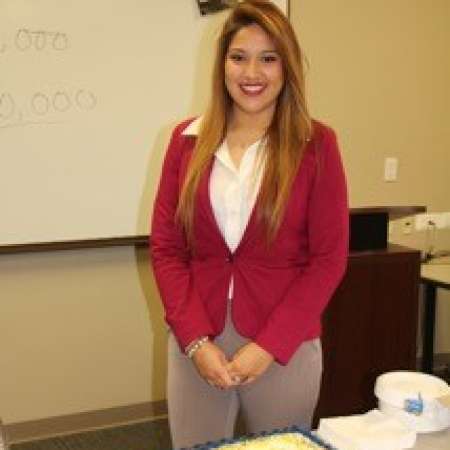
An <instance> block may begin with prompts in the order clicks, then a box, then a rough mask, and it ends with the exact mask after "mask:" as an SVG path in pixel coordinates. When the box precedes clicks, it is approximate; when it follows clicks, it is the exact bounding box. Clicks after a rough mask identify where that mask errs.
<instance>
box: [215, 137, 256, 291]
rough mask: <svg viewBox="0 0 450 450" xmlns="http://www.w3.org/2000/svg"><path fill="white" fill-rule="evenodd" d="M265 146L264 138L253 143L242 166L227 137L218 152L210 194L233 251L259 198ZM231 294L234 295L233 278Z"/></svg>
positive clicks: (217, 219)
mask: <svg viewBox="0 0 450 450" xmlns="http://www.w3.org/2000/svg"><path fill="white" fill-rule="evenodd" d="M263 148H264V142H263V141H262V140H259V141H257V142H255V143H253V144H252V145H250V146H249V147H248V148H247V150H246V151H245V153H244V155H243V157H242V160H241V163H240V165H239V167H236V165H235V164H234V162H233V161H232V160H231V157H230V153H229V150H228V145H227V142H226V140H225V141H224V142H223V143H222V145H221V146H220V147H219V148H218V150H217V151H216V154H215V160H214V164H213V167H212V172H211V177H210V182H209V195H210V199H211V205H212V209H213V212H214V217H215V219H216V222H217V225H218V227H219V229H220V231H221V232H222V235H223V237H224V240H225V242H226V243H227V245H228V248H229V249H230V251H231V252H234V251H235V250H236V248H237V247H238V245H239V242H240V241H241V239H242V236H243V234H244V232H245V228H246V227H247V223H248V221H249V219H250V216H251V213H252V210H253V207H254V205H255V202H256V197H257V195H258V191H259V188H260V185H261V178H262V174H263V166H264V161H263V159H262V158H261V151H262V150H263ZM228 294H229V298H230V299H231V298H232V297H233V279H231V281H230V288H229V292H228Z"/></svg>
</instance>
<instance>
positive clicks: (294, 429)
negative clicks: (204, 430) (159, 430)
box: [179, 425, 335, 450]
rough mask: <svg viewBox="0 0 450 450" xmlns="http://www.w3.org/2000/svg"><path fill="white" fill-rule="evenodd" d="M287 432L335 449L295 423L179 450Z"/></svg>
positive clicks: (207, 449) (209, 448)
mask: <svg viewBox="0 0 450 450" xmlns="http://www.w3.org/2000/svg"><path fill="white" fill-rule="evenodd" d="M285 433H298V434H301V435H303V436H305V437H307V438H308V439H310V440H311V441H313V442H315V443H316V444H317V445H320V446H322V447H324V448H326V449H328V450H335V449H334V447H332V446H330V445H329V444H327V443H326V442H324V441H322V439H320V438H319V437H317V436H315V435H313V434H312V433H311V432H310V431H307V430H306V429H304V428H301V427H299V426H297V425H293V426H290V427H286V428H276V429H275V430H272V431H261V432H260V433H251V434H248V435H245V436H242V437H239V438H236V439H221V440H219V441H214V442H205V443H204V444H197V445H195V446H194V447H191V449H186V448H181V449H179V450H213V449H215V448H218V447H221V446H222V445H228V444H235V443H238V442H243V441H247V440H248V439H256V438H259V437H267V436H275V435H277V434H285Z"/></svg>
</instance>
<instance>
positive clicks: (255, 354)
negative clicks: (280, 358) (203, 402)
mask: <svg viewBox="0 0 450 450" xmlns="http://www.w3.org/2000/svg"><path fill="white" fill-rule="evenodd" d="M192 359H193V362H194V364H195V367H196V369H197V371H198V373H199V374H200V376H202V377H203V378H204V379H205V380H206V381H207V382H208V383H209V384H210V385H212V386H216V387H218V388H221V389H229V388H231V387H233V386H236V385H238V384H248V383H251V382H253V381H255V380H256V379H257V378H258V377H259V376H261V375H262V374H263V373H264V372H265V371H266V370H267V369H268V368H269V366H270V365H271V364H272V362H273V361H274V357H273V356H272V355H271V354H270V353H269V352H267V351H266V350H264V349H263V348H262V347H260V346H259V345H258V344H256V343H254V342H249V343H248V344H246V345H244V346H243V347H241V348H240V349H239V350H238V351H237V352H236V353H235V354H234V356H233V358H232V359H231V361H229V360H227V357H226V356H225V353H224V352H223V351H222V349H221V348H220V347H219V346H217V345H216V344H214V343H213V342H206V343H205V344H204V345H202V347H201V348H200V349H198V350H197V351H196V352H195V354H194V356H193V358H192Z"/></svg>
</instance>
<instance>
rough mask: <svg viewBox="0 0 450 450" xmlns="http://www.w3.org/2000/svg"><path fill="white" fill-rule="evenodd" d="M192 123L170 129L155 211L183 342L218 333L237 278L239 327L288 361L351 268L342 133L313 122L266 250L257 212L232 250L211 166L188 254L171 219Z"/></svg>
mask: <svg viewBox="0 0 450 450" xmlns="http://www.w3.org/2000/svg"><path fill="white" fill-rule="evenodd" d="M189 123H190V121H186V122H183V123H181V124H180V125H178V126H177V127H176V128H175V130H174V132H173V134H172V138H171V141H170V144H169V147H168V149H167V153H166V157H165V161H164V165H163V169H162V174H161V180H160V184H159V190H158V193H157V196H156V200H155V204H154V212H153V221H152V230H151V245H150V248H151V257H152V262H153V269H154V274H155V278H156V282H157V284H158V287H159V290H160V294H161V297H162V301H163V303H164V307H165V315H166V321H167V323H168V324H169V326H170V327H171V329H172V331H173V332H174V334H175V336H176V337H177V340H178V342H179V344H180V346H181V347H182V348H185V347H186V346H187V345H188V344H189V343H190V342H192V341H193V340H194V339H195V338H197V337H199V336H203V335H209V336H211V337H214V336H217V335H218V334H220V333H221V331H222V330H223V327H224V323H225V317H226V311H227V301H228V300H227V294H228V287H229V283H230V278H231V276H233V277H234V297H233V301H232V318H233V323H234V325H235V327H236V329H237V331H238V332H239V333H240V334H241V335H242V336H246V337H248V338H250V339H252V340H253V341H255V342H256V343H257V344H259V345H260V346H261V347H263V348H264V349H266V350H267V351H269V352H270V353H271V354H272V355H273V356H274V357H275V358H276V360H277V361H278V362H279V363H281V364H286V363H287V362H288V361H289V359H290V357H291V356H292V355H293V353H294V352H295V351H296V349H297V348H298V347H299V346H300V344H301V343H302V342H304V341H306V340H309V339H313V338H315V337H317V336H319V335H320V331H321V326H320V317H321V314H322V312H323V310H324V308H325V306H326V305H327V303H328V301H329V300H330V298H331V296H332V295H333V292H334V290H335V289H336V287H337V285H338V283H339V282H340V280H341V278H342V276H343V274H344V272H345V268H346V263H347V253H348V219H349V214H348V206H347V190H346V182H345V176H344V171H343V167H342V162H341V158H340V155H339V151H338V147H337V143H336V137H335V134H334V132H333V131H332V130H331V129H330V128H328V127H326V126H325V125H323V124H320V123H319V122H314V133H313V138H312V139H311V141H310V142H309V143H308V146H307V148H306V150H305V154H304V157H303V160H302V163H301V165H300V168H299V171H298V174H297V175H296V178H295V180H294V183H293V186H292V191H291V194H290V197H289V199H288V203H287V207H286V211H285V215H284V218H283V220H282V223H281V226H280V229H279V231H278V234H277V236H276V237H275V240H274V242H273V243H272V244H271V245H270V246H269V247H268V246H267V245H265V243H264V235H263V230H262V228H261V227H260V226H259V225H258V222H257V220H256V214H255V210H253V212H252V215H251V217H250V220H249V223H248V225H247V228H246V230H245V233H244V236H243V237H242V240H241V242H240V244H239V246H238V248H237V249H236V251H235V252H234V253H231V252H230V250H229V249H228V247H227V245H226V243H225V241H224V239H223V236H222V234H221V232H220V230H219V228H218V225H217V223H216V221H215V218H214V214H213V211H212V207H211V203H210V197H209V177H210V170H208V171H206V173H205V175H204V177H203V179H202V180H201V182H200V184H199V188H198V193H197V197H196V203H195V212H194V240H195V249H194V251H193V252H192V253H190V252H189V251H188V249H187V247H186V241H185V237H184V234H183V231H182V229H181V228H180V226H179V225H178V224H177V223H176V222H175V221H174V213H175V210H176V207H177V202H178V196H179V192H180V188H181V186H182V183H183V179H184V175H185V173H186V167H187V163H188V161H189V158H190V156H191V154H192V150H193V147H194V144H195V136H187V135H183V134H182V132H183V130H184V129H185V128H186V127H187V126H188V125H189ZM211 167H212V164H211ZM211 167H210V169H211Z"/></svg>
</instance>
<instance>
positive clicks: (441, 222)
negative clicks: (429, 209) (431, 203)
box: [415, 213, 450, 231]
mask: <svg viewBox="0 0 450 450" xmlns="http://www.w3.org/2000/svg"><path fill="white" fill-rule="evenodd" d="M448 215H449V213H425V214H417V215H416V220H415V225H416V230H417V231H421V230H431V229H433V228H436V229H438V230H441V229H443V228H446V227H447V222H448V221H447V216H448ZM449 225H450V224H449Z"/></svg>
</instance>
